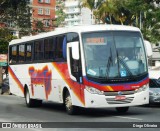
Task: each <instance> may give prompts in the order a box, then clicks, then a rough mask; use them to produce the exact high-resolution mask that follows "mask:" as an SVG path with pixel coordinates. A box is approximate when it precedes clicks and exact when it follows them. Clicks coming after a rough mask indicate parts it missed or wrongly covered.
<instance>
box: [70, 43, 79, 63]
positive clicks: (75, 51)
mask: <svg viewBox="0 0 160 131" xmlns="http://www.w3.org/2000/svg"><path fill="white" fill-rule="evenodd" d="M71 46H72V57H73V59H75V60H79V42H78V41H76V42H71Z"/></svg>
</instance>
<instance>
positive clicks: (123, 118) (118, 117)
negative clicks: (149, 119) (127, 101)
mask: <svg viewBox="0 0 160 131" xmlns="http://www.w3.org/2000/svg"><path fill="white" fill-rule="evenodd" d="M114 117H118V118H123V119H132V120H139V121H142V120H143V119H140V118H133V117H123V116H114Z"/></svg>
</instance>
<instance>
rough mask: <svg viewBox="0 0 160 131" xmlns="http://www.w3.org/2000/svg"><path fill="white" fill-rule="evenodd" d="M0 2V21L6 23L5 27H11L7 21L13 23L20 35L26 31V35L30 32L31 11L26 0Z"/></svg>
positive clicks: (3, 0)
mask: <svg viewBox="0 0 160 131" xmlns="http://www.w3.org/2000/svg"><path fill="white" fill-rule="evenodd" d="M0 3H1V5H0V7H1V8H0V22H3V23H6V25H7V28H13V27H10V26H9V24H8V23H12V24H14V28H17V29H18V30H19V32H20V33H21V35H22V34H26V33H27V32H28V33H27V35H28V34H30V33H31V22H30V17H31V13H30V7H29V6H28V4H27V0H2V1H1V2H0Z"/></svg>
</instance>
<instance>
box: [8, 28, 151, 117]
mask: <svg viewBox="0 0 160 131" xmlns="http://www.w3.org/2000/svg"><path fill="white" fill-rule="evenodd" d="M120 55H123V56H120ZM124 56H125V59H124ZM148 82H149V79H148V69H147V57H146V53H145V48H144V41H143V38H142V35H141V32H140V30H139V29H138V28H135V27H129V26H120V25H90V26H76V27H70V28H64V29H61V30H57V31H53V32H48V33H44V34H40V35H36V36H30V37H26V38H22V39H17V40H13V41H11V42H10V43H9V84H10V91H11V93H13V94H15V95H18V96H22V97H25V100H26V105H27V106H28V107H34V106H38V105H41V104H42V101H43V100H48V101H53V102H58V103H63V104H64V105H65V107H66V111H67V113H68V114H74V113H75V112H76V111H77V108H78V107H84V108H106V107H115V108H116V109H117V111H119V112H126V111H127V110H128V108H129V106H135V105H143V104H147V103H148V102H149V89H148Z"/></svg>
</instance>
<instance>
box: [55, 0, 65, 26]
mask: <svg viewBox="0 0 160 131" xmlns="http://www.w3.org/2000/svg"><path fill="white" fill-rule="evenodd" d="M57 8H58V9H57V10H56V16H57V18H56V20H55V25H56V26H58V27H59V26H64V21H65V18H66V14H65V13H64V11H63V9H64V2H62V1H57Z"/></svg>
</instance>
